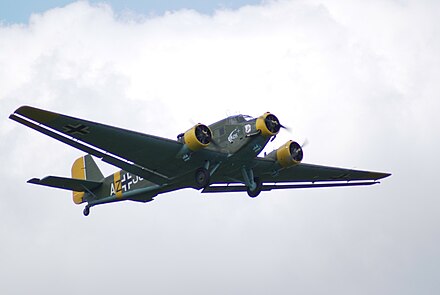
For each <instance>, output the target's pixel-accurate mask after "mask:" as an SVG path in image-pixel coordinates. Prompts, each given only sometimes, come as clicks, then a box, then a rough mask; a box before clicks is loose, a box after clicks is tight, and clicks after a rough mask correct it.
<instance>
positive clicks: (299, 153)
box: [276, 140, 303, 168]
mask: <svg viewBox="0 0 440 295" xmlns="http://www.w3.org/2000/svg"><path fill="white" fill-rule="evenodd" d="M302 159H303V150H302V147H301V146H300V145H299V144H298V143H297V142H295V141H292V140H289V141H288V142H286V143H285V144H283V145H282V146H281V147H279V148H278V149H277V150H276V161H277V162H278V164H280V166H281V167H284V168H286V167H290V166H293V165H297V164H299V163H301V161H302Z"/></svg>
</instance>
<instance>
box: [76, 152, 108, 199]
mask: <svg viewBox="0 0 440 295" xmlns="http://www.w3.org/2000/svg"><path fill="white" fill-rule="evenodd" d="M72 178H74V179H82V180H90V181H102V180H103V179H104V175H102V172H101V170H99V168H98V166H97V165H96V163H95V161H94V160H93V158H92V156H90V155H85V156H83V157H80V158H78V159H76V161H75V162H73V165H72ZM84 194H85V192H84V191H82V192H76V191H74V192H73V202H75V204H81V203H83V202H84Z"/></svg>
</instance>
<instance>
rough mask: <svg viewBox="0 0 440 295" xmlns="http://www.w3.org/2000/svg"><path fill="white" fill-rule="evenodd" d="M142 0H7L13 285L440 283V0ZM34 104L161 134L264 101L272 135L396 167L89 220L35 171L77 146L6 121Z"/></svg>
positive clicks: (177, 288) (187, 193)
mask: <svg viewBox="0 0 440 295" xmlns="http://www.w3.org/2000/svg"><path fill="white" fill-rule="evenodd" d="M139 2H141V1H108V2H99V1H90V2H86V1H79V2H72V1H38V4H32V5H30V4H28V1H2V2H1V4H0V118H2V119H1V120H0V162H1V163H2V169H1V172H0V178H1V180H2V181H1V182H2V184H3V185H2V188H3V190H2V196H1V200H0V221H1V222H0V224H1V225H0V236H1V243H0V277H1V281H0V293H1V294H79V293H82V294H101V293H105V294H121V293H129V294H145V293H146V292H149V293H152V294H172V293H179V294H293V293H297V294H323V293H326V294H328V293H330V294H438V293H439V292H440V275H439V274H440V267H439V265H440V250H439V249H440V230H439V224H440V200H439V196H438V192H437V193H435V192H436V191H437V187H436V184H435V181H437V179H436V175H437V174H438V166H439V164H440V160H439V156H438V151H439V150H440V131H439V126H440V118H439V115H438V113H439V111H440V99H439V93H440V83H439V77H440V54H439V52H440V25H439V21H438V19H439V18H440V4H439V2H438V1H416V0H414V1H410V0H408V1H397V0H396V1H382V0H381V1H350V2H348V1H343V0H329V1H318V0H302V1H301V0H298V1H263V2H259V1H244V0H243V1H238V2H235V1H183V0H182V1H171V2H170V3H167V4H166V5H165V4H163V3H162V4H158V3H156V2H153V1H151V2H148V1H147V3H142V4H140V3H139ZM24 104H26V105H32V106H36V107H40V108H44V109H49V110H53V111H57V112H61V113H65V114H69V115H73V116H79V117H82V118H86V119H91V120H95V121H99V122H103V123H108V124H112V125H116V126H121V127H124V128H129V129H133V130H138V131H141V132H145V133H151V134H155V135H159V136H163V137H168V138H175V136H176V135H177V134H178V133H180V132H182V131H185V130H187V129H188V128H189V127H191V126H192V124H193V123H194V122H202V123H205V124H210V123H212V122H214V121H217V120H219V119H221V118H223V117H224V116H226V115H230V114H236V113H246V114H249V115H252V116H258V115H260V114H262V113H264V112H265V111H271V112H273V113H275V114H276V115H277V116H278V117H279V118H280V120H281V121H282V123H283V124H284V125H287V126H289V127H291V132H290V133H288V132H284V133H282V134H280V135H279V136H278V137H277V140H276V141H274V142H273V143H271V145H270V146H268V147H267V150H268V151H270V150H272V149H273V148H276V147H278V146H279V145H281V144H283V143H284V142H285V141H286V140H288V139H294V140H297V141H299V142H301V141H303V140H305V139H306V138H307V140H308V142H309V145H308V146H307V147H306V148H305V157H304V161H305V162H307V163H316V164H325V165H333V166H342V167H348V168H358V169H368V170H376V171H383V172H391V173H393V175H392V176H391V177H390V178H387V179H385V180H384V181H383V182H382V184H380V185H376V186H372V187H357V188H331V189H317V190H291V191H282V192H281V191H277V192H270V193H262V194H261V195H260V196H259V197H258V198H256V199H250V198H248V197H247V196H246V195H245V194H239V193H238V194H218V195H217V194H216V195H201V194H200V193H199V192H198V191H195V190H183V191H178V192H174V193H170V194H167V195H162V196H159V197H157V198H156V200H155V201H153V202H151V203H148V204H138V203H128V202H125V203H118V204H110V205H104V206H100V207H94V208H93V209H92V210H91V215H90V216H89V217H87V218H85V217H83V215H82V209H83V207H82V206H76V205H74V204H73V202H72V200H71V195H70V193H69V192H65V191H60V190H55V189H50V188H44V187H38V186H33V185H29V184H26V180H28V179H29V178H32V177H43V176H46V175H60V176H69V174H70V166H71V164H72V162H73V160H74V159H75V158H76V157H79V156H81V155H82V153H81V152H79V151H77V150H74V149H73V148H71V147H69V146H66V145H63V144H62V143H59V142H57V141H55V140H53V139H51V138H49V137H46V136H44V135H42V134H39V133H37V132H35V131H33V130H31V129H28V128H25V127H24V126H22V125H19V124H17V123H16V122H13V121H11V120H9V119H7V118H8V116H9V114H10V113H12V112H13V111H14V110H15V109H16V108H17V107H19V106H21V105H24ZM146 156H149V155H146ZM98 164H99V165H100V167H101V168H102V169H103V171H105V172H106V173H107V174H109V173H111V172H113V171H115V170H116V169H115V168H113V167H111V166H108V165H107V166H106V165H104V164H102V163H98Z"/></svg>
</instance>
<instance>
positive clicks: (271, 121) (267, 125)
mask: <svg viewBox="0 0 440 295" xmlns="http://www.w3.org/2000/svg"><path fill="white" fill-rule="evenodd" d="M255 127H256V129H257V130H259V131H260V132H261V135H263V136H266V137H270V136H274V135H277V134H278V132H280V128H281V127H283V126H282V125H281V124H280V121H279V120H278V118H277V117H276V116H275V115H274V114H271V113H269V112H266V113H264V114H263V115H262V116H260V117H258V118H257V121H256V123H255Z"/></svg>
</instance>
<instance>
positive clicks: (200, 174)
mask: <svg viewBox="0 0 440 295" xmlns="http://www.w3.org/2000/svg"><path fill="white" fill-rule="evenodd" d="M195 181H196V188H197V189H201V188H205V187H207V186H208V184H209V172H208V170H206V169H205V168H199V169H197V171H196V174H195Z"/></svg>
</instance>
